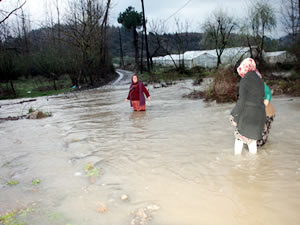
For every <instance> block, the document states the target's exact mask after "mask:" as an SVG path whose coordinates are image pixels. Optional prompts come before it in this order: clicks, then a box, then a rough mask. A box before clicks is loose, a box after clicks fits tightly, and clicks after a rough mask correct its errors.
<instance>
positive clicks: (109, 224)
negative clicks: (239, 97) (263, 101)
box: [0, 76, 300, 225]
mask: <svg viewBox="0 0 300 225" xmlns="http://www.w3.org/2000/svg"><path fill="white" fill-rule="evenodd" d="M126 77H127V76H124V78H123V79H121V81H118V82H117V83H116V84H113V85H108V86H106V87H103V88H99V89H95V90H88V91H82V92H72V93H68V94H62V95H57V96H51V97H40V98H37V101H35V102H28V103H24V104H14V105H4V104H9V103H13V102H19V101H21V100H20V99H18V100H8V101H0V105H3V106H2V107H1V108H0V117H1V118H4V117H8V116H18V115H23V114H26V113H27V112H28V109H29V108H30V107H32V108H35V109H39V110H41V111H43V112H51V113H52V116H51V117H49V118H45V119H40V120H27V119H22V120H17V121H0V216H1V215H4V214H5V213H6V212H13V211H15V212H18V213H16V218H15V219H16V220H17V221H19V222H20V223H22V224H24V225H25V224H28V225H54V224H57V225H126V224H128V225H142V224H151V225H299V223H300V214H299V211H300V139H299V133H300V113H299V111H300V98H294V97H286V96H281V97H276V96H275V97H273V98H272V103H273V105H274V107H275V109H276V117H275V121H274V122H273V124H272V129H271V133H270V136H269V140H268V142H267V144H266V145H265V146H264V147H263V148H261V149H259V152H258V154H257V155H249V153H248V151H247V147H245V149H244V151H243V154H242V155H241V156H234V154H233V145H234V136H233V128H232V127H231V126H230V124H229V122H228V116H229V113H230V111H231V109H232V108H233V106H234V104H216V103H205V102H203V101H202V100H191V99H186V98H182V95H183V94H187V93H190V92H191V90H192V89H193V88H194V87H193V86H192V84H191V81H181V82H178V83H177V84H176V85H173V86H170V87H168V88H158V89H155V88H153V87H152V86H151V85H149V86H148V87H147V88H148V89H149V92H150V94H151V98H152V102H151V103H150V104H147V111H146V112H133V111H132V109H131V108H130V106H129V103H125V102H124V99H125V98H126V97H127V94H128V87H129V81H128V79H127V78H126ZM198 88H202V87H198ZM87 165H93V169H95V170H94V171H96V173H95V174H94V175H93V176H91V175H90V174H88V173H87V172H86V171H85V169H86V168H87V167H88V166H87ZM90 171H91V170H90ZM12 181H17V182H15V183H14V185H12V184H11V183H12ZM9 183H10V184H9ZM122 195H126V196H127V197H128V199H125V197H124V199H123V200H122V199H121V196H122ZM3 223H4V222H3ZM0 224H1V221H0Z"/></svg>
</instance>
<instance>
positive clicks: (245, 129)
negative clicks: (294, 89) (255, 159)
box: [231, 71, 266, 140]
mask: <svg viewBox="0 0 300 225" xmlns="http://www.w3.org/2000/svg"><path fill="white" fill-rule="evenodd" d="M264 96H265V90H264V81H263V80H262V79H261V78H260V77H259V76H257V74H256V72H254V71H252V72H248V73H246V74H245V76H244V78H242V79H241V81H240V88H239V99H238V101H237V103H236V105H235V107H234V108H233V110H232V111H231V115H232V116H233V118H234V121H235V122H236V123H237V129H238V131H239V133H240V134H241V135H243V136H245V137H247V138H251V139H254V140H259V139H261V138H262V132H263V129H264V124H265V121H266V111H265V105H264Z"/></svg>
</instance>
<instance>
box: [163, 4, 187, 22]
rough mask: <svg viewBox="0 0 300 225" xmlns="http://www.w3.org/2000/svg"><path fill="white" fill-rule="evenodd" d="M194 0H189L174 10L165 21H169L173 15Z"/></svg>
mask: <svg viewBox="0 0 300 225" xmlns="http://www.w3.org/2000/svg"><path fill="white" fill-rule="evenodd" d="M191 1H192V0H188V1H187V2H186V3H185V4H184V5H183V6H181V7H180V8H179V9H178V10H177V11H176V12H174V13H173V14H172V15H171V16H169V17H168V18H167V19H165V21H164V22H167V20H169V19H170V18H171V17H173V16H175V15H176V14H177V13H178V12H179V11H180V10H182V9H183V8H184V7H186V6H187V4H189V3H190V2H191Z"/></svg>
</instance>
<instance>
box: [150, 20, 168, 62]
mask: <svg viewBox="0 0 300 225" xmlns="http://www.w3.org/2000/svg"><path fill="white" fill-rule="evenodd" d="M149 27H150V31H149V39H150V41H151V43H152V45H151V46H150V47H151V48H150V64H151V67H152V68H153V60H152V58H153V57H155V56H157V54H158V52H159V51H160V50H161V49H163V44H162V42H163V40H162V35H163V33H165V32H167V27H166V26H165V23H164V22H163V21H153V20H152V21H151V22H150V23H149ZM165 52H166V51H165Z"/></svg>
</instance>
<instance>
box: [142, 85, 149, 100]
mask: <svg viewBox="0 0 300 225" xmlns="http://www.w3.org/2000/svg"><path fill="white" fill-rule="evenodd" d="M143 92H144V93H145V95H146V96H147V98H148V97H149V96H150V94H149V92H148V90H147V89H146V88H145V86H144V84H143Z"/></svg>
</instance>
